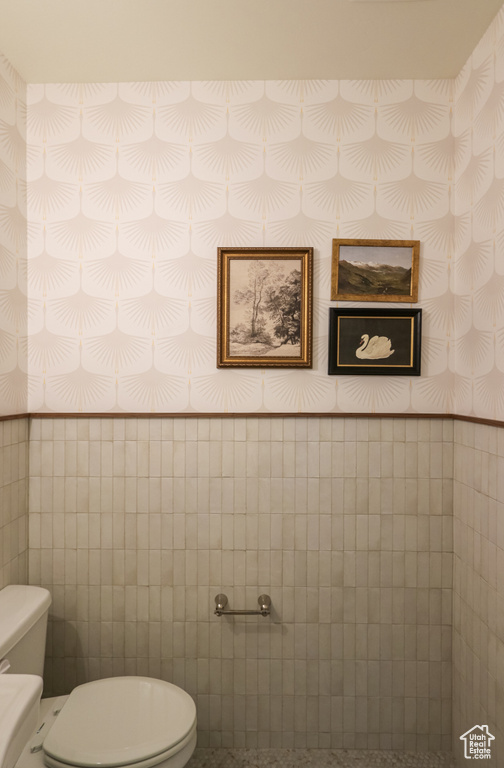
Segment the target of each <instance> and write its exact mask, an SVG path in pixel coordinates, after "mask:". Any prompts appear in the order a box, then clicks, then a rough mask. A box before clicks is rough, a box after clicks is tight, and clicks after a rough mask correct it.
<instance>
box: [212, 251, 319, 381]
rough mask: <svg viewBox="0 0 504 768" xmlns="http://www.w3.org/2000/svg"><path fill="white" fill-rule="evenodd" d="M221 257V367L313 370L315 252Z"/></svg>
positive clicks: (226, 253) (221, 253) (246, 253)
mask: <svg viewBox="0 0 504 768" xmlns="http://www.w3.org/2000/svg"><path fill="white" fill-rule="evenodd" d="M217 258H218V280H217V367H218V368H229V367H255V368H269V367H276V368H311V365H312V280H313V278H312V274H313V248H219V249H218V253H217Z"/></svg>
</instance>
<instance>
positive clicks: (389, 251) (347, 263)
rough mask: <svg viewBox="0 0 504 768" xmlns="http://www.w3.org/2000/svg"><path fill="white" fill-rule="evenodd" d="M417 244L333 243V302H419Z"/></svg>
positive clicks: (372, 241)
mask: <svg viewBox="0 0 504 768" xmlns="http://www.w3.org/2000/svg"><path fill="white" fill-rule="evenodd" d="M418 252H419V243H418V241H404V240H399V241H387V240H333V261H332V281H331V299H333V300H335V299H336V300H343V301H394V302H395V301H408V302H415V301H417V298H418Z"/></svg>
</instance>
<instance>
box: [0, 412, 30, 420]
mask: <svg viewBox="0 0 504 768" xmlns="http://www.w3.org/2000/svg"><path fill="white" fill-rule="evenodd" d="M31 415H32V414H31V413H13V414H10V415H8V416H0V421H14V419H29V418H30V417H31Z"/></svg>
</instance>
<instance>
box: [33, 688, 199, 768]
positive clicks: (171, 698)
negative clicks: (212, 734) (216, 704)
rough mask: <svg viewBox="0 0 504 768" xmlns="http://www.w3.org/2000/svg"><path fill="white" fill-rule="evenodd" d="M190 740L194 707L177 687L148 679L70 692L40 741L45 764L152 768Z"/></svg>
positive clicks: (63, 767)
mask: <svg viewBox="0 0 504 768" xmlns="http://www.w3.org/2000/svg"><path fill="white" fill-rule="evenodd" d="M195 738H196V707H195V704H194V702H193V700H192V698H191V697H190V696H189V694H188V693H186V692H185V691H183V690H182V689H181V688H178V687H177V686H175V685H172V683H167V682H164V681H163V680H156V679H154V678H150V677H115V678H106V679H104V680H96V681H94V682H92V683H85V684H84V685H80V686H78V687H77V688H75V689H74V690H73V691H72V693H71V694H70V696H69V697H68V700H67V701H66V703H65V705H64V706H63V708H62V710H61V712H60V713H59V715H58V717H57V718H56V722H55V723H54V725H53V727H52V728H51V730H50V731H49V733H48V734H47V736H46V738H45V740H44V745H43V749H44V763H45V764H46V765H48V766H52V767H53V768H69V766H79V767H80V768H97V766H100V768H117V767H118V766H131V767H132V768H151V766H154V765H157V764H159V763H161V762H162V761H163V760H166V759H168V758H169V757H171V756H172V755H174V754H176V753H177V752H179V751H181V750H183V749H184V748H185V747H186V746H187V745H188V744H189V743H190V742H191V741H192V740H193V739H194V740H195ZM193 748H194V747H193Z"/></svg>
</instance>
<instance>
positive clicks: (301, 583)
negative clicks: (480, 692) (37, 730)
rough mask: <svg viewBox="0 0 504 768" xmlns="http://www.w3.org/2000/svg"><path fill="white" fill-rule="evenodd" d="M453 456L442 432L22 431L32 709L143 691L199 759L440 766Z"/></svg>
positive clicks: (418, 425)
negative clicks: (363, 758) (112, 688)
mask: <svg viewBox="0 0 504 768" xmlns="http://www.w3.org/2000/svg"><path fill="white" fill-rule="evenodd" d="M452 454H453V423H452V421H451V420H443V419H439V420H438V419H432V420H422V419H420V420H416V419H386V418H384V419H367V418H359V419H352V418H345V419H339V418H315V417H314V418H308V419H304V418H285V419H282V418H222V419H220V418H214V419H205V418H173V419H170V418H166V419H160V418H145V419H143V418H141V419H120V418H119V419H107V418H102V419H92V418H91V419H72V418H67V419H38V418H36V417H34V418H33V419H32V421H31V439H30V511H31V514H30V581H31V582H32V583H34V584H42V585H45V586H47V587H49V589H50V590H51V592H52V595H53V606H52V616H51V621H50V632H49V642H48V658H47V664H46V693H47V694H59V693H63V692H66V691H69V690H70V689H71V688H72V687H73V686H74V685H75V684H76V683H79V682H83V681H85V680H91V679H93V678H97V677H102V676H106V675H118V674H124V673H125V674H146V675H155V676H157V677H161V678H164V679H167V680H171V681H173V682H175V683H177V684H179V685H181V686H183V687H184V688H185V689H186V690H188V691H189V692H190V693H191V694H192V695H193V696H194V697H195V699H196V702H197V707H198V718H199V744H200V746H229V747H299V748H302V747H348V748H352V747H355V748H369V749H371V748H400V749H403V748H404V749H407V750H427V749H450V747H451V649H452V637H451V610H452V595H451V587H452V506H453V500H452V487H453V483H452ZM219 592H225V593H226V594H227V595H228V597H229V603H230V606H231V607H235V608H244V607H247V608H252V607H255V605H256V601H257V597H258V596H259V594H261V593H262V592H266V593H268V594H270V596H271V598H272V603H273V609H274V610H273V615H272V617H271V618H266V619H264V618H261V617H257V618H256V617H252V618H249V617H247V618H245V619H243V618H235V619H229V618H220V619H219V618H217V617H215V616H214V615H213V608H214V597H215V595H216V594H218V593H219Z"/></svg>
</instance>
